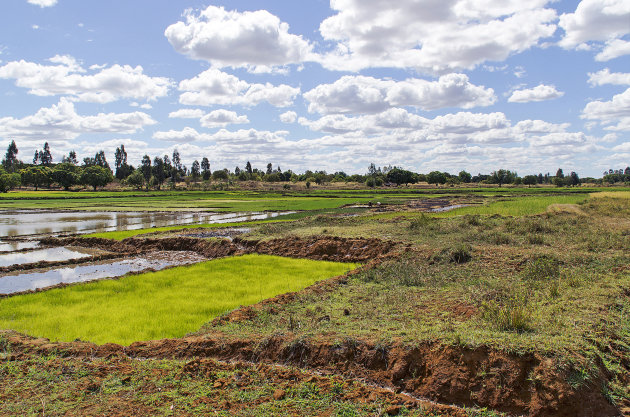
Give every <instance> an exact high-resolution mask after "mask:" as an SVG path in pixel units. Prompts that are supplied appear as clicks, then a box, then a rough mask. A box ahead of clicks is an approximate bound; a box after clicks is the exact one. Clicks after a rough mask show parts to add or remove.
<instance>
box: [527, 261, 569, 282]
mask: <svg viewBox="0 0 630 417" xmlns="http://www.w3.org/2000/svg"><path fill="white" fill-rule="evenodd" d="M523 276H524V278H525V279H528V280H532V281H545V280H551V279H555V278H558V277H559V276H560V263H559V262H558V261H557V260H556V259H554V258H552V257H550V256H547V255H541V256H538V257H535V258H534V259H532V260H530V261H529V262H527V265H526V266H525V269H524V270H523Z"/></svg>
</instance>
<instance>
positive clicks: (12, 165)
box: [2, 140, 19, 173]
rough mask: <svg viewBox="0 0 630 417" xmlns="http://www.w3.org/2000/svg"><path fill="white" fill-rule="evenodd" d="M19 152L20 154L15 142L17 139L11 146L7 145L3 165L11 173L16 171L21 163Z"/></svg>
mask: <svg viewBox="0 0 630 417" xmlns="http://www.w3.org/2000/svg"><path fill="white" fill-rule="evenodd" d="M17 154H18V148H17V145H16V144H15V141H14V140H12V141H11V143H10V144H9V146H8V147H7V153H6V154H5V155H4V160H3V161H2V166H3V167H4V169H5V170H6V171H7V172H9V173H11V172H14V171H15V170H16V169H17V167H18V165H19V161H18V159H17Z"/></svg>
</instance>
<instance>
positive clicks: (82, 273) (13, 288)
mask: <svg viewBox="0 0 630 417" xmlns="http://www.w3.org/2000/svg"><path fill="white" fill-rule="evenodd" d="M204 260H206V258H204V257H202V256H200V255H198V254H196V253H194V252H154V253H149V254H146V255H143V256H138V257H134V258H131V259H125V260H122V261H120V260H119V261H104V262H99V263H95V264H89V265H78V266H73V267H63V268H53V269H50V270H46V271H37V272H29V273H13V274H7V275H4V276H0V294H13V293H17V292H23V291H29V290H36V289H41V288H47V287H51V286H53V285H58V284H63V283H66V284H69V283H76V282H86V281H93V280H97V279H102V278H114V277H120V276H123V275H125V274H127V273H129V272H140V271H144V270H147V269H153V270H156V271H157V270H160V269H164V268H167V267H170V266H176V265H188V264H193V263H197V262H203V261H204Z"/></svg>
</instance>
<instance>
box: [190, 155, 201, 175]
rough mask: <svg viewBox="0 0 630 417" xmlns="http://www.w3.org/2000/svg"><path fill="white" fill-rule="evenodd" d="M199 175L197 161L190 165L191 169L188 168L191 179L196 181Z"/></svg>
mask: <svg viewBox="0 0 630 417" xmlns="http://www.w3.org/2000/svg"><path fill="white" fill-rule="evenodd" d="M200 173H201V170H200V169H199V161H197V160H195V162H193V163H192V167H191V168H190V175H192V177H193V179H194V180H196V179H197V178H199V174H200Z"/></svg>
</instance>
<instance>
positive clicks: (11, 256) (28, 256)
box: [0, 248, 91, 267]
mask: <svg viewBox="0 0 630 417" xmlns="http://www.w3.org/2000/svg"><path fill="white" fill-rule="evenodd" d="M86 252H87V251H85V250H81V249H68V248H49V249H40V250H34V251H30V252H19V253H7V254H0V267H4V266H10V265H18V264H30V263H34V262H40V261H48V262H57V261H67V260H70V259H81V258H87V257H88V256H91V254H90V253H86Z"/></svg>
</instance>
